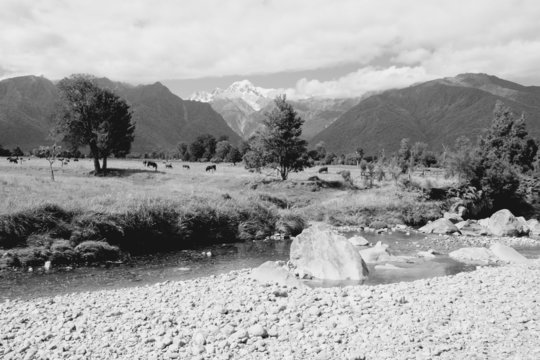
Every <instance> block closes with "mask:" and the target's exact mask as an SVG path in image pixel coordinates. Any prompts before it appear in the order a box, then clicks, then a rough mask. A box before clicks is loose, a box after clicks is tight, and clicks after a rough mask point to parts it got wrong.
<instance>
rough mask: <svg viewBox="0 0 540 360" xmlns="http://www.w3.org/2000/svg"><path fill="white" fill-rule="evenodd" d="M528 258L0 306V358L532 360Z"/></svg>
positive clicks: (539, 304) (532, 290)
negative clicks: (354, 282) (389, 274)
mask: <svg viewBox="0 0 540 360" xmlns="http://www.w3.org/2000/svg"><path fill="white" fill-rule="evenodd" d="M539 314H540V260H533V261H531V262H530V263H529V264H526V265H507V266H502V267H484V268H480V269H478V270H476V271H473V272H468V273H460V274H457V275H454V276H447V277H440V278H432V279H429V280H419V281H414V282H408V283H396V284H389V285H377V286H356V287H344V288H316V289H309V288H301V289H296V288H285V287H277V286H274V285H265V284H260V283H258V282H255V281H254V280H252V279H251V278H250V270H242V271H237V272H231V273H227V274H223V275H219V276H212V277H206V278H199V279H194V280H189V281H180V282H165V283H159V284H155V285H151V286H142V287H135V288H128V289H117V290H106V291H105V290H104V291H95V292H84V293H77V294H68V295H61V296H55V297H43V298H37V299H33V300H12V301H6V302H4V303H2V304H0V358H2V359H5V360H8V359H116V358H118V359H191V358H193V359H364V358H365V359H431V358H441V359H538V358H540V342H539V341H538V338H539V336H540V315H539Z"/></svg>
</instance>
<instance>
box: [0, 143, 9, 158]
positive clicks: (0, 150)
mask: <svg viewBox="0 0 540 360" xmlns="http://www.w3.org/2000/svg"><path fill="white" fill-rule="evenodd" d="M0 156H11V151H9V150H8V149H4V147H3V146H2V145H0Z"/></svg>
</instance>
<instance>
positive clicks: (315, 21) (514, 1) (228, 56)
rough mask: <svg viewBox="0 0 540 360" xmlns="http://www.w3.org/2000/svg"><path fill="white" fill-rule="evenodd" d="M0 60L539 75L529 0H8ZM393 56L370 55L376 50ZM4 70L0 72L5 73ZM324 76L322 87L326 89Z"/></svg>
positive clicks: (181, 69)
mask: <svg viewBox="0 0 540 360" xmlns="http://www.w3.org/2000/svg"><path fill="white" fill-rule="evenodd" d="M2 7H3V11H2V12H1V13H0V24H1V25H0V30H1V31H0V53H1V54H2V56H1V57H0V67H2V68H4V69H10V71H11V72H12V73H14V74H44V75H45V76H47V77H50V78H53V79H58V78H61V77H63V76H67V75H69V74H71V73H81V72H85V73H92V74H95V75H98V76H108V77H110V78H113V79H117V80H121V81H128V82H133V83H139V82H154V81H156V80H163V79H182V78H197V77H210V76H226V75H245V76H246V77H249V75H250V74H261V73H277V72H285V71H297V70H307V69H317V68H325V67H332V66H337V65H340V64H346V63H358V64H359V70H358V71H356V72H353V73H351V74H349V75H347V76H344V77H341V78H339V79H335V80H332V81H329V82H320V81H318V80H317V79H316V78H315V79H303V80H301V81H299V82H298V84H297V86H296V88H295V89H294V92H295V93H297V94H308V93H313V94H323V93H333V94H353V93H355V94H359V92H362V91H366V89H368V86H373V88H371V89H370V90H373V89H381V88H386V87H388V86H391V87H393V86H392V85H391V84H392V83H394V84H396V85H400V84H405V83H406V82H407V81H417V80H418V79H427V78H431V77H433V76H453V75H455V74H457V73H460V72H466V71H482V72H489V73H494V74H495V75H501V76H502V75H505V76H509V77H510V78H512V77H513V78H514V79H522V80H524V81H528V82H531V83H534V82H536V83H540V71H538V70H539V66H540V65H539V64H540V49H539V44H538V41H540V39H539V35H538V34H540V21H538V19H539V18H540V4H539V3H538V2H537V1H536V0H508V1H497V2H495V1H492V0H475V1H470V0H455V1H451V2H450V1H447V2H442V1H433V0H415V1H402V0H379V1H376V2H375V1H368V0H340V1H329V0H295V1H288V0H265V1H256V0H235V1H228V2H226V3H224V2H223V1H221V0H197V1H182V2H180V1H174V0H160V1H147V0H131V1H129V2H126V1H122V2H121V1H110V0H79V1H67V0H42V1H39V2H36V1H34V0H4V1H3V6H2ZM381 58H386V59H389V63H387V64H384V65H380V64H377V61H378V59H381ZM0 76H1V75H0ZM324 87H328V89H323V88H324Z"/></svg>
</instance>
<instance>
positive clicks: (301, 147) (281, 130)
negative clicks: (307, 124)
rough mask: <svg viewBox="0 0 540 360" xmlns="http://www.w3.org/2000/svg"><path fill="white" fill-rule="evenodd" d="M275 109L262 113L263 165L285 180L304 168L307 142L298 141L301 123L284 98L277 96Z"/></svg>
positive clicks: (300, 133) (300, 119) (302, 121)
mask: <svg viewBox="0 0 540 360" xmlns="http://www.w3.org/2000/svg"><path fill="white" fill-rule="evenodd" d="M274 103H275V105H276V106H275V108H274V109H273V110H272V111H271V112H267V113H266V114H265V116H266V118H265V119H264V121H263V124H264V126H265V129H264V130H263V131H262V132H261V133H260V142H261V145H262V151H263V157H262V160H263V163H264V165H266V166H270V167H272V168H274V169H276V170H277V171H278V172H279V175H280V177H281V179H282V180H286V179H287V177H288V176H289V173H290V172H291V171H293V172H294V171H300V170H302V169H303V168H304V167H305V166H306V162H307V161H306V159H307V156H305V154H306V141H305V140H303V139H300V135H302V124H303V123H304V120H302V118H300V117H299V116H298V114H297V113H296V111H295V110H294V108H293V107H292V105H291V104H289V103H288V102H287V99H286V97H285V95H283V96H278V97H277V98H276V99H275V100H274Z"/></svg>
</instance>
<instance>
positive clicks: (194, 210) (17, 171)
mask: <svg viewBox="0 0 540 360" xmlns="http://www.w3.org/2000/svg"><path fill="white" fill-rule="evenodd" d="M2 160H3V159H0V249H1V250H2V251H1V253H0V254H1V256H0V267H12V266H14V267H16V266H40V265H42V264H43V263H44V262H45V261H46V260H51V261H52V262H53V264H68V263H69V264H71V263H92V262H96V261H103V260H114V259H118V258H119V257H120V256H121V254H122V253H124V254H125V253H130V254H140V253H148V252H154V251H160V250H174V249H186V248H194V247H198V246H204V245H209V244H216V243H226V242H236V241H245V240H256V239H264V238H266V237H268V236H270V235H272V234H274V233H276V232H279V233H282V234H284V235H291V236H294V235H296V234H297V233H299V232H300V231H301V230H302V229H303V227H304V226H305V224H306V222H307V221H309V220H318V221H326V222H329V223H331V224H336V225H345V224H347V225H368V226H372V227H386V226H389V225H393V224H400V223H405V224H409V225H420V224H422V223H424V222H425V221H427V220H428V219H431V218H436V217H438V216H440V207H441V204H440V203H436V202H425V201H422V200H421V198H420V197H419V193H417V192H410V191H405V190H403V189H402V188H401V187H400V186H398V185H396V184H394V182H392V181H384V182H382V183H380V184H377V187H376V188H373V189H364V190H362V189H360V190H350V189H348V188H347V187H346V186H344V184H343V183H342V182H341V177H340V176H339V175H337V174H336V173H337V171H339V170H341V169H343V168H344V167H330V174H328V175H326V174H324V175H319V174H317V173H316V170H317V169H315V168H314V169H308V170H306V171H304V172H302V173H298V174H293V175H292V176H291V179H290V180H288V181H286V182H279V181H273V180H272V178H271V177H268V176H265V175H260V174H252V173H249V172H247V171H246V170H245V169H243V168H242V167H241V166H236V167H233V166H230V165H228V164H222V165H218V171H217V172H215V173H206V172H205V171H204V168H205V165H206V164H190V167H191V170H185V169H183V168H182V166H181V163H173V166H174V168H173V169H165V168H164V166H163V165H162V164H160V171H158V172H154V171H148V170H147V169H145V168H144V167H143V166H142V164H141V162H140V161H128V160H113V161H111V163H110V167H111V168H118V169H126V170H124V171H123V172H122V174H121V176H116V177H93V176H88V172H89V171H90V170H91V162H90V161H89V160H81V161H79V162H72V163H71V164H69V165H67V166H64V167H62V168H59V169H58V172H57V176H56V178H57V181H56V182H52V181H51V180H50V178H49V173H48V168H47V167H48V164H47V162H46V161H45V160H42V159H32V160H30V161H27V162H25V163H23V164H22V165H14V164H9V163H7V161H2ZM348 170H350V171H351V172H352V175H353V180H354V181H355V183H356V184H358V185H361V184H362V182H361V180H360V179H359V171H358V170H357V169H354V168H352V167H348ZM313 175H318V176H319V177H320V178H321V179H322V180H323V181H322V182H313V181H307V179H308V178H309V177H310V176H313ZM422 181H425V180H422ZM432 181H433V179H432ZM440 181H444V180H439V182H440ZM438 185H440V184H438Z"/></svg>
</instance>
